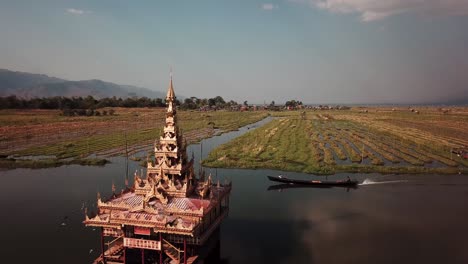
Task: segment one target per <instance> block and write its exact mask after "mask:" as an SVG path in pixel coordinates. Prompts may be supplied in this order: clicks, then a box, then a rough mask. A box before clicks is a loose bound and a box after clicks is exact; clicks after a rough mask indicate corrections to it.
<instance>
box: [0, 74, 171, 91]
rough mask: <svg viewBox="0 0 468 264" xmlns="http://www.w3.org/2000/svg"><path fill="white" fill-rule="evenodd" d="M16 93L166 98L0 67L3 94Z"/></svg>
mask: <svg viewBox="0 0 468 264" xmlns="http://www.w3.org/2000/svg"><path fill="white" fill-rule="evenodd" d="M8 95H16V96H18V97H22V98H32V97H51V96H65V97H72V96H88V95H91V96H93V97H95V98H104V97H112V96H115V97H122V98H125V97H132V96H138V97H143V96H145V97H149V98H165V97H166V95H165V93H163V92H159V91H153V90H150V89H147V88H141V87H136V86H131V85H121V84H115V83H111V82H104V81H101V80H85V81H68V80H63V79H59V78H55V77H49V76H47V75H44V74H33V73H27V72H17V71H10V70H4V69H0V96H8Z"/></svg>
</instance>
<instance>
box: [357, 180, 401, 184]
mask: <svg viewBox="0 0 468 264" xmlns="http://www.w3.org/2000/svg"><path fill="white" fill-rule="evenodd" d="M402 182H408V180H395V181H373V180H371V179H365V180H364V181H363V182H362V183H360V184H359V185H372V184H386V183H402Z"/></svg>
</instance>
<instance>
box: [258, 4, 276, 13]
mask: <svg viewBox="0 0 468 264" xmlns="http://www.w3.org/2000/svg"><path fill="white" fill-rule="evenodd" d="M277 8H278V6H277V5H274V4H272V3H265V4H262V9H263V10H267V11H271V10H273V9H277Z"/></svg>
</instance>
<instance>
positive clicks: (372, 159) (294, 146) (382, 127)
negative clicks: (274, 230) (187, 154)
mask: <svg viewBox="0 0 468 264" xmlns="http://www.w3.org/2000/svg"><path fill="white" fill-rule="evenodd" d="M272 114H273V115H274V116H276V117H277V118H276V119H275V120H273V121H272V122H271V123H269V124H267V125H265V126H263V127H261V128H258V129H256V130H254V131H250V132H249V133H247V134H245V135H243V136H241V137H239V138H236V139H234V140H233V141H231V142H229V143H227V144H224V145H221V146H219V147H218V148H216V149H215V150H213V151H212V152H211V153H210V154H209V157H208V158H207V159H206V160H205V161H204V163H203V164H204V165H205V166H209V167H236V168H271V169H279V170H287V171H298V172H306V173H315V174H333V173H337V172H380V173H464V174H466V173H467V172H468V170H467V168H468V160H466V159H463V158H462V157H459V156H457V155H456V154H453V153H452V150H453V149H454V148H460V147H462V146H465V147H466V146H468V108H466V107H465V108H463V107H460V108H454V109H451V110H450V112H448V111H444V110H442V109H438V108H435V107H425V108H421V109H419V110H418V111H417V112H416V111H414V110H413V111H411V110H410V109H408V108H397V109H392V108H377V107H374V108H353V109H352V110H326V111H312V110H307V111H306V112H305V115H303V114H301V112H300V111H289V112H273V113H272Z"/></svg>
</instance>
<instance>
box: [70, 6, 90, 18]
mask: <svg viewBox="0 0 468 264" xmlns="http://www.w3.org/2000/svg"><path fill="white" fill-rule="evenodd" d="M67 13H70V14H73V15H78V16H79V15H84V14H87V13H90V12H89V11H84V10H80V9H75V8H68V9H67Z"/></svg>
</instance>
